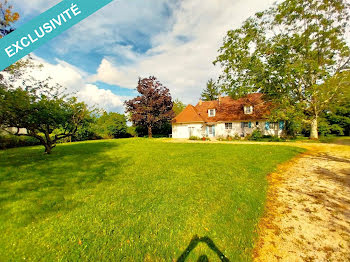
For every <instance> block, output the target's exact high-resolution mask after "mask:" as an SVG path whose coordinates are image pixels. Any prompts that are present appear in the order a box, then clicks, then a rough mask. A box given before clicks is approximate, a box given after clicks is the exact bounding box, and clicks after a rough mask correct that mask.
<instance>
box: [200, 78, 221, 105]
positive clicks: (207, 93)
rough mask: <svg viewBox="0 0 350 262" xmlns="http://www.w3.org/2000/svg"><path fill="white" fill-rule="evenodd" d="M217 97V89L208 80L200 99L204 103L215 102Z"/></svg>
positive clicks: (212, 81)
mask: <svg viewBox="0 0 350 262" xmlns="http://www.w3.org/2000/svg"><path fill="white" fill-rule="evenodd" d="M219 95H220V90H219V87H218V86H217V85H216V84H215V82H214V80H213V79H209V80H208V82H207V87H206V88H205V89H204V90H203V92H202V93H201V99H202V100H204V101H212V100H217V99H218V98H219Z"/></svg>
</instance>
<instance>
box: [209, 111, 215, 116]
mask: <svg viewBox="0 0 350 262" xmlns="http://www.w3.org/2000/svg"><path fill="white" fill-rule="evenodd" d="M208 116H209V117H213V116H215V109H209V110H208Z"/></svg>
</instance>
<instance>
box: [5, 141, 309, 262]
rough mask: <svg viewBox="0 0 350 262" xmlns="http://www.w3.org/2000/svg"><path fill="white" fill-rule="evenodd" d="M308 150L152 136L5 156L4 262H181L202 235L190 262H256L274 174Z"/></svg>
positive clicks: (12, 151)
mask: <svg viewBox="0 0 350 262" xmlns="http://www.w3.org/2000/svg"><path fill="white" fill-rule="evenodd" d="M301 151H302V149H299V148H293V147H287V146H268V145H243V144H242V145H229V144H210V143H206V144H204V143H203V144H201V143H191V144H190V143H188V144H177V143H165V142H162V141H161V140H149V139H122V140H104V141H93V142H85V143H73V144H62V145H58V146H57V148H55V149H54V151H53V154H52V155H44V154H43V147H27V148H17V149H10V150H6V151H0V235H1V238H0V261H9V260H11V261H18V260H24V259H25V260H30V261H39V260H40V261H56V260H59V261H77V260H83V261H87V260H90V261H101V260H104V261H108V260H111V261H112V260H113V261H172V260H176V259H178V258H179V257H180V256H181V254H182V253H183V252H184V251H185V250H186V248H187V247H188V245H189V244H190V241H191V239H192V238H193V237H194V236H196V235H198V236H199V237H201V240H203V241H198V239H197V241H194V242H192V244H193V245H190V247H189V250H191V249H192V248H193V250H191V252H189V253H186V252H185V254H184V255H183V256H182V257H181V258H184V257H185V256H186V255H187V254H188V257H187V260H186V261H197V258H198V257H200V256H201V255H207V256H208V258H209V260H210V261H217V260H218V255H217V254H219V253H220V252H222V253H223V254H224V255H225V256H226V257H227V258H228V259H230V261H249V260H250V257H251V251H252V247H253V243H254V238H255V237H256V231H255V228H256V224H257V222H258V219H259V217H260V216H261V214H262V212H263V208H264V201H265V196H266V190H267V181H266V174H267V173H269V172H271V171H273V170H274V168H275V167H276V165H277V164H278V163H281V162H283V161H286V160H288V159H290V158H291V157H293V156H295V155H296V154H297V153H299V152H301ZM204 237H206V238H204ZM195 244H198V245H197V246H195ZM208 244H209V245H208ZM214 245H215V246H214ZM209 247H211V248H212V249H210V248H209ZM216 248H217V249H218V250H217V249H216ZM214 250H216V252H215V251H214ZM219 250H220V251H219Z"/></svg>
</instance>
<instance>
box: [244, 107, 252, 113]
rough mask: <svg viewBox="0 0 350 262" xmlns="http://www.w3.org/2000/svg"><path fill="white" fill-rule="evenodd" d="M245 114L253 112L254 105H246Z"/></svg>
mask: <svg viewBox="0 0 350 262" xmlns="http://www.w3.org/2000/svg"><path fill="white" fill-rule="evenodd" d="M244 114H253V106H245V107H244Z"/></svg>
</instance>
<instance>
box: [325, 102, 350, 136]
mask: <svg viewBox="0 0 350 262" xmlns="http://www.w3.org/2000/svg"><path fill="white" fill-rule="evenodd" d="M320 122H321V123H322V124H323V125H324V126H325V128H326V129H325V130H324V131H323V130H322V131H323V132H321V130H320V133H321V134H323V135H327V134H334V135H347V136H349V135H350V96H349V95H347V96H346V98H345V99H344V100H343V101H341V102H339V103H335V104H333V105H332V106H331V107H330V109H329V110H326V111H324V112H323V113H322V114H321V119H320Z"/></svg>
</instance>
